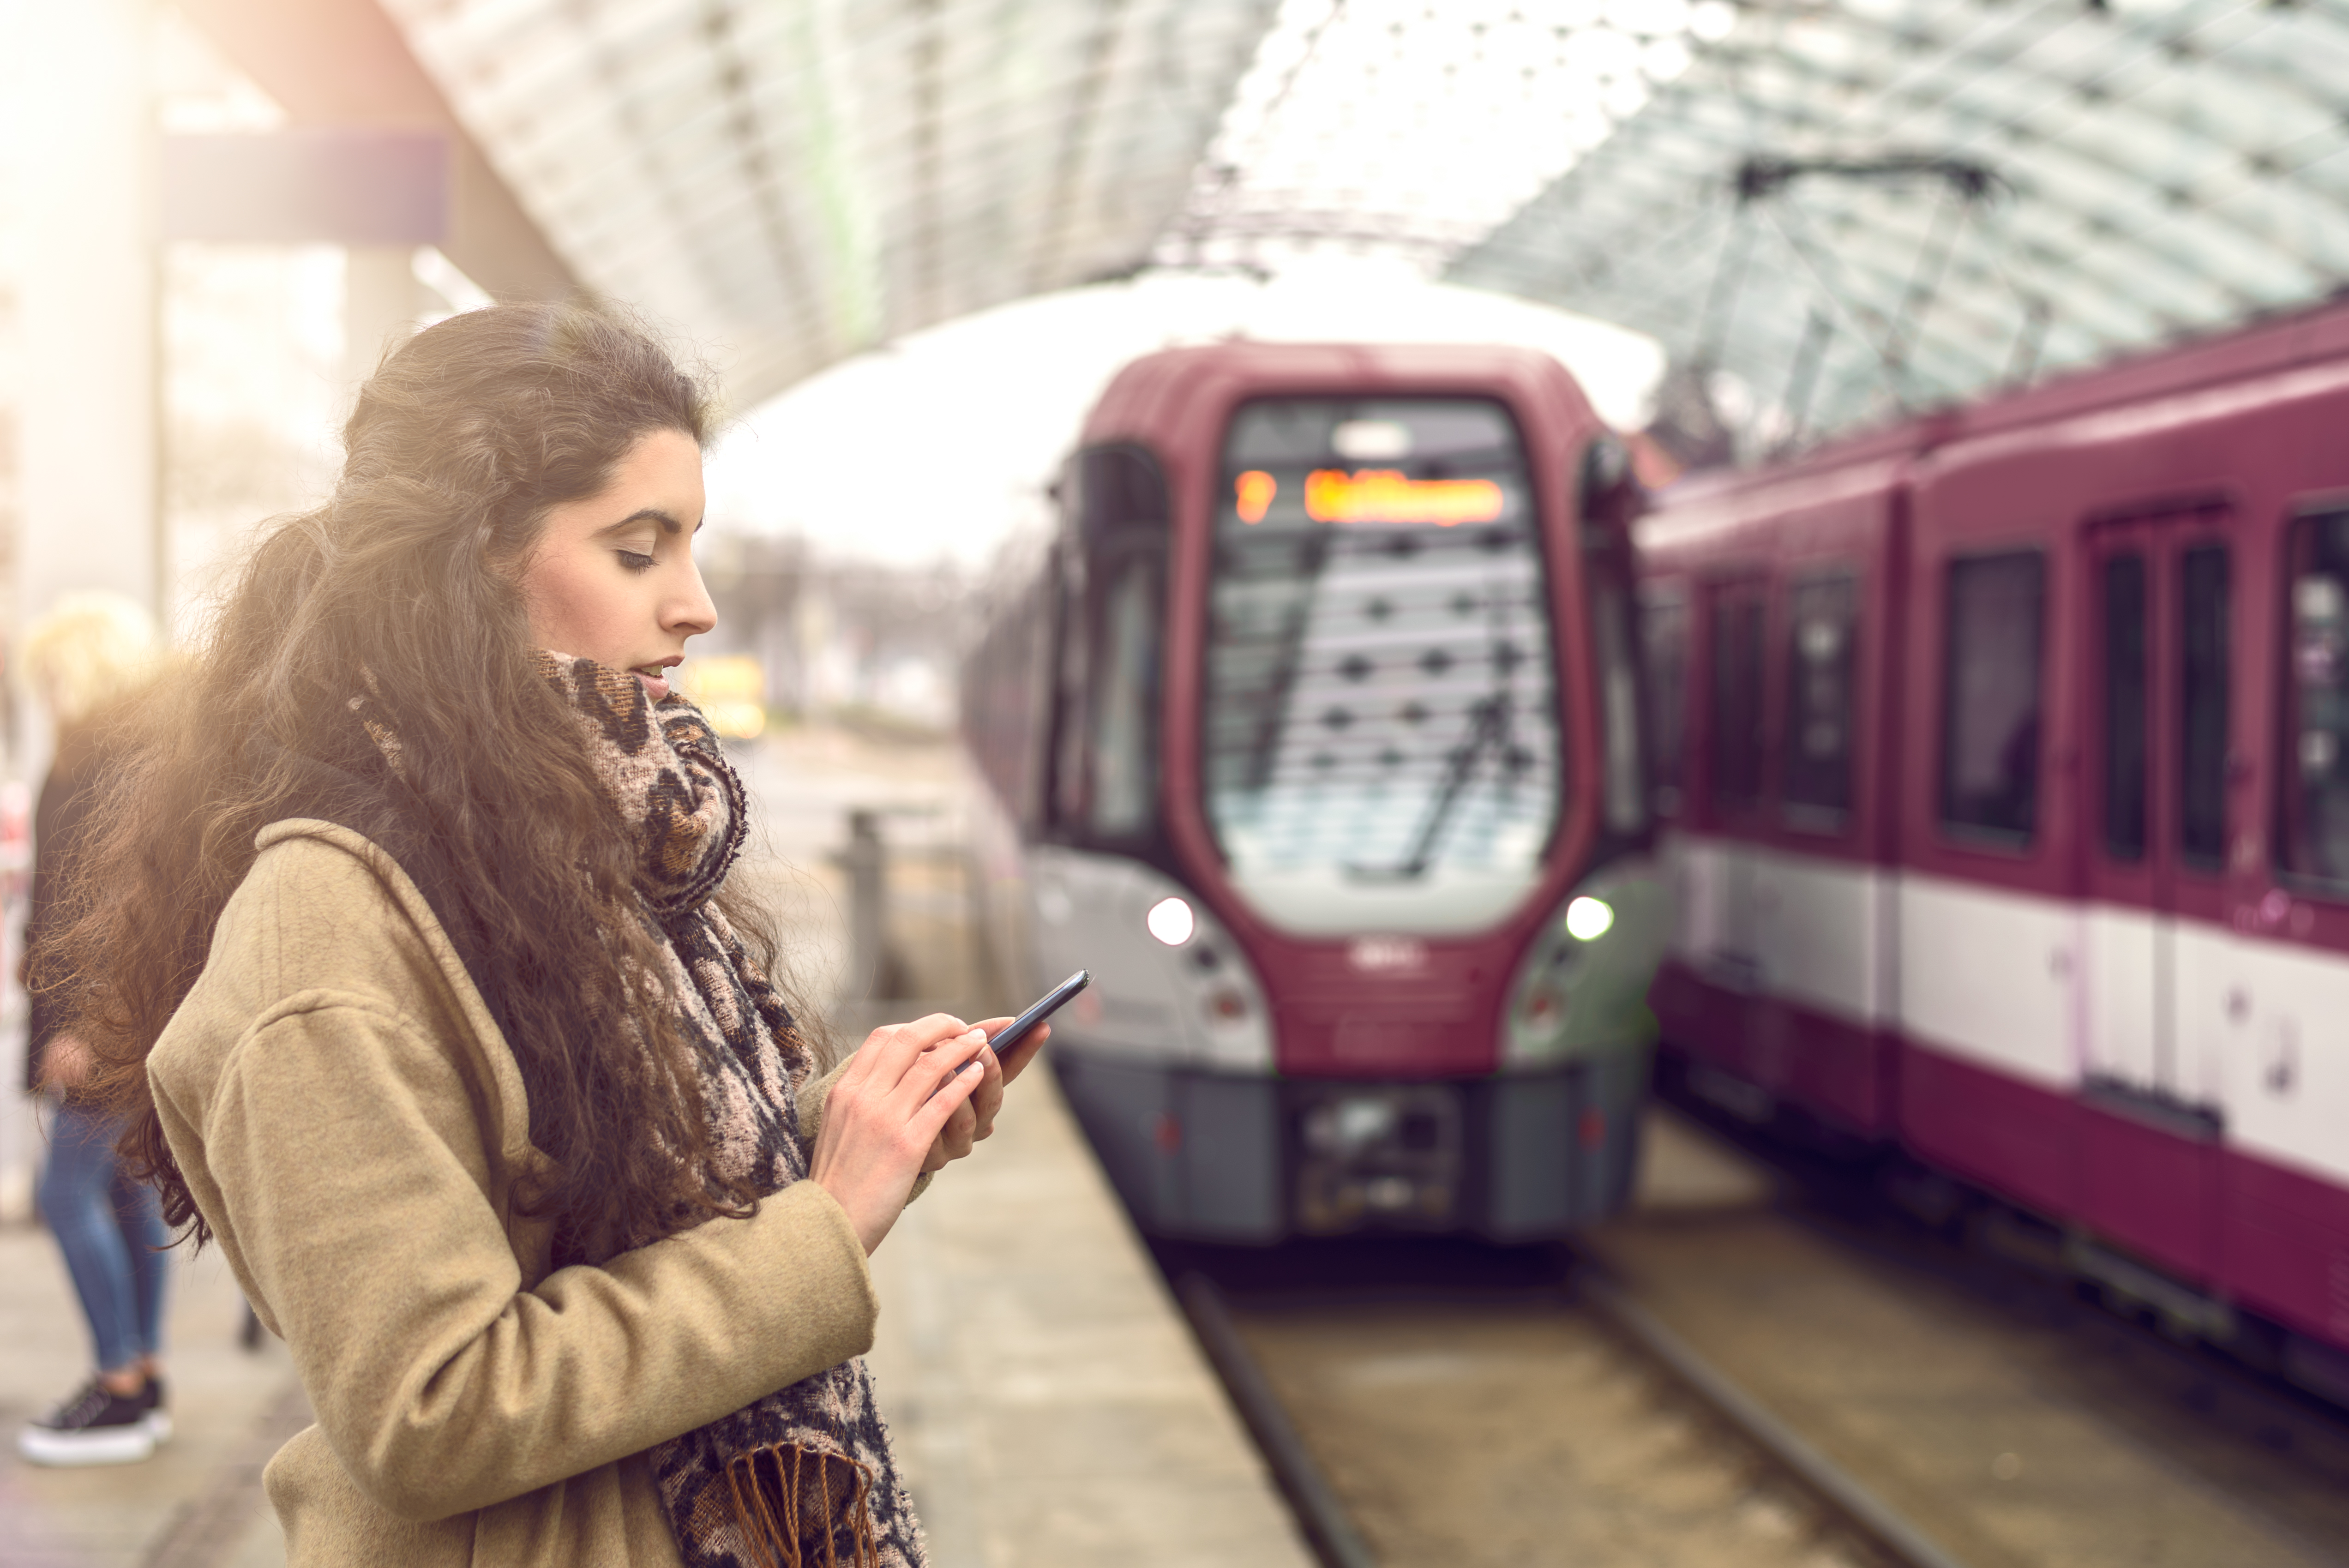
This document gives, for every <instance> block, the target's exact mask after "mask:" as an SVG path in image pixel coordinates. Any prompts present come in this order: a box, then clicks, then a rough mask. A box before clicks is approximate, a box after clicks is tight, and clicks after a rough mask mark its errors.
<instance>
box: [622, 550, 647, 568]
mask: <svg viewBox="0 0 2349 1568" xmlns="http://www.w3.org/2000/svg"><path fill="white" fill-rule="evenodd" d="M617 553H618V555H619V557H620V566H621V569H622V570H623V571H627V572H649V571H651V570H652V569H653V558H652V557H651V556H649V555H645V554H642V553H640V552H636V551H634V550H623V551H620V552H617Z"/></svg>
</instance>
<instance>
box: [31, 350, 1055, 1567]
mask: <svg viewBox="0 0 2349 1568" xmlns="http://www.w3.org/2000/svg"><path fill="white" fill-rule="evenodd" d="M708 433H709V412H708V402H707V399H706V397H705V396H704V394H703V393H702V392H701V390H700V389H699V388H698V387H697V386H696V385H695V384H694V383H693V382H692V381H690V380H689V379H688V378H687V377H684V376H682V375H680V374H679V373H678V371H677V370H676V369H675V367H674V366H672V365H671V364H670V362H669V361H668V359H667V357H666V356H664V355H663V354H662V352H661V351H660V350H659V349H658V348H657V346H655V345H654V344H653V343H652V342H651V341H649V340H648V339H647V337H646V335H644V334H642V333H641V332H639V331H637V330H635V329H633V328H632V327H631V326H629V325H627V324H626V323H625V322H622V321H619V320H617V319H615V318H614V317H613V316H611V315H608V314H606V313H603V312H597V311H590V310H584V309H580V308H576V307H565V306H552V305H527V306H524V305H506V306H498V307H495V308H492V309H488V310H482V311H478V312H474V313H471V314H470V315H460V316H456V317H454V318H452V319H450V320H449V321H446V322H443V323H442V324H440V325H438V326H435V327H432V328H430V329H429V330H428V331H426V332H424V333H422V334H420V335H418V336H417V337H415V338H414V339H412V340H411V341H410V342H409V343H408V344H407V345H406V346H403V347H401V348H400V349H399V350H398V352H397V353H396V354H394V355H393V356H391V357H390V358H389V359H388V360H387V361H386V362H385V364H384V365H383V366H382V367H381V368H380V369H378V372H377V373H376V375H375V377H373V378H372V379H371V380H369V382H368V383H367V386H366V387H364V388H363V389H362V391H361V392H360V395H359V399H358V404H357V408H356V409H355V410H354V412H353V413H352V415H351V418H350V420H349V423H348V425H347V427H346V428H345V432H344V437H345V444H346V449H347V454H348V456H347V461H346V464H345V467H344V469H343V474H342V478H341V480H340V482H339V483H338V485H337V486H336V490H335V493H334V496H333V498H332V499H331V500H329V501H328V502H327V503H326V505H325V506H323V507H321V508H320V509H318V510H317V511H315V512H311V513H309V514H307V515H305V516H302V517H298V518H295V519H294V520H293V521H291V522H289V523H287V524H285V526H283V527H281V528H280V529H279V530H278V531H276V532H274V534H272V535H271V536H269V537H268V538H267V539H266V540H265V541H264V542H263V543H262V544H261V546H260V548H259V551H258V552H257V554H256V555H255V557H254V561H253V562H252V563H251V565H250V566H249V568H248V569H247V571H246V572H245V573H244V575H243V580H242V582H241V583H240V584H239V586H238V587H237V588H236V590H235V591H234V593H233V595H232V597H231V598H230V600H229V601H228V603H226V605H225V607H224V608H223V610H222V614H221V615H220V618H219V622H218V627H217V630H216V632H215V633H214V634H213V636H212V641H211V644H210V646H209V647H208V649H207V650H206V651H205V653H204V655H203V656H202V661H201V664H200V666H199V668H198V670H197V672H196V673H195V674H194V675H193V676H191V677H190V679H189V681H188V682H187V683H185V685H184V686H181V689H177V690H174V691H171V692H170V693H168V694H165V695H164V696H162V697H161V698H160V699H159V700H158V701H157V702H156V703H155V704H153V705H151V706H152V707H154V709H155V710H156V711H155V712H154V714H153V716H152V717H153V721H154V723H155V724H156V726H157V733H158V737H159V738H158V739H157V740H156V741H155V742H154V744H152V745H151V746H150V748H147V750H146V752H145V753H144V756H143V760H142V763H141V765H140V769H139V770H138V772H137V774H136V776H135V777H134V778H133V779H130V781H129V785H128V787H127V788H126V789H124V790H123V791H122V792H121V793H120V794H119V797H118V798H117V802H116V810H118V811H119V817H118V820H119V821H120V822H121V823H122V824H124V831H123V832H122V833H121V834H119V836H117V837H115V838H113V839H111V840H110V841H109V845H108V852H107V853H106V854H105V855H103V856H102V857H100V858H99V859H98V860H97V861H94V862H92V865H91V874H90V877H89V880H88V887H89V888H90V889H91V890H93V892H92V896H91V898H90V901H89V903H88V910H87V913H85V914H84V916H83V918H82V919H81V920H80V921H79V922H78V924H77V926H76V928H75V930H74V931H73V932H72V933H71V934H69V937H68V939H67V941H66V942H64V943H62V944H60V946H59V953H60V955H61V957H63V958H65V959H67V960H68V961H70V959H71V958H72V957H73V956H74V955H75V954H83V953H103V954H106V959H105V963H104V965H103V966H102V967H101V966H98V965H92V966H90V967H89V968H88V969H87V970H86V971H84V972H83V973H82V974H81V975H79V976H78V979H79V982H80V989H79V992H78V995H80V996H81V997H82V1012H81V1015H80V1016H81V1018H82V1020H83V1023H82V1033H83V1036H84V1037H85V1038H86V1039H88V1041H89V1043H90V1044H91V1046H92V1047H93V1048H94V1050H96V1051H97V1052H98V1054H99V1055H100V1056H101V1057H104V1059H105V1060H106V1061H107V1062H108V1063H109V1076H110V1081H111V1082H112V1083H113V1084H114V1085H115V1086H116V1087H117V1088H118V1089H119V1092H120V1093H121V1095H122V1096H123V1097H124V1099H125V1101H126V1104H127V1106H128V1109H129V1113H130V1115H131V1117H132V1124H131V1130H130V1133H129V1138H128V1140H127V1146H128V1147H129V1148H130V1149H131V1150H134V1151H135V1153H136V1155H137V1156H138V1157H139V1159H140V1161H143V1164H144V1168H145V1169H147V1170H149V1171H151V1173H152V1176H153V1179H154V1180H155V1181H157V1183H158V1184H159V1185H160V1188H161V1189H162V1192H163V1204H164V1213H165V1216H166V1217H167V1218H168V1219H169V1220H171V1222H173V1223H174V1224H183V1225H186V1226H188V1227H190V1229H191V1232H192V1233H193V1234H194V1235H195V1236H196V1237H197V1238H198V1240H199V1241H200V1242H201V1241H203V1240H206V1239H210V1240H212V1241H216V1242H217V1243H219V1244H220V1247H221V1250H222V1253H224V1254H225V1255H226V1256H227V1258H228V1260H229V1262H230V1264H231V1266H232V1267H233V1269H234V1270H235V1272H236V1274H237V1276H238V1278H239V1280H240V1281H241V1282H242V1283H243V1285H244V1287H245V1290H246V1292H247V1294H248V1295H250V1297H251V1298H252V1301H253V1304H254V1309H255V1311H256V1312H257V1313H259V1315H261V1317H262V1320H263V1321H264V1323H265V1324H267V1325H268V1326H269V1327H270V1328H271V1329H273V1330H274V1331H275V1332H277V1333H280V1334H282V1335H283V1336H284V1337H285V1341H286V1343H287V1345H288V1346H290V1347H291V1349H292V1351H293V1354H294V1360H295V1367H296V1368H297V1369H298V1371H299V1372H300V1375H301V1377H302V1380H303V1384H304V1386H305V1388H306V1389H307V1391H308V1393H309V1396H310V1398H311V1402H312V1404H313V1405H314V1406H315V1407H316V1410H317V1413H318V1424H317V1425H316V1426H315V1427H313V1428H311V1429H308V1430H307V1431H305V1432H304V1433H302V1434H301V1435H299V1436H297V1437H296V1438H295V1439H294V1440H293V1441H292V1442H290V1443H288V1444H287V1445H286V1447H285V1449H284V1450H283V1451H282V1452H280V1453H279V1455H278V1456H277V1458H276V1459H275V1460H274V1461H273V1462H272V1463H271V1465H270V1467H269V1470H268V1472H267V1475H266V1478H265V1479H266V1483H267V1486H268V1490H269V1494H270V1497H271V1500H272V1501H273V1502H274V1505H275V1506H276V1509H277V1511H278V1514H279V1517H280V1519H281V1520H282V1522H284V1524H285V1534H286V1540H287V1544H288V1549H289V1553H290V1555H291V1561H292V1562H293V1563H295V1564H310V1563H335V1564H342V1563H501V1564H503V1563H547V1564H563V1565H565V1568H568V1565H571V1564H585V1563H596V1564H601V1563H624V1562H625V1563H637V1562H646V1563H676V1562H678V1561H680V1560H681V1561H683V1562H685V1563H694V1564H720V1563H726V1564H742V1565H745V1568H748V1565H751V1564H761V1563H768V1564H771V1563H793V1564H798V1563H833V1562H840V1563H850V1562H854V1563H884V1564H893V1565H894V1564H911V1563H921V1562H922V1561H923V1554H922V1547H921V1541H920V1532H919V1529H918V1527H917V1526H916V1523H915V1521H914V1518H913V1515H912V1511H911V1509H910V1508H909V1506H908V1504H907V1502H906V1500H905V1494H904V1492H903V1491H902V1490H901V1488H900V1487H899V1485H898V1482H897V1477H896V1472H895V1468H894V1466H893V1464H892V1461H891V1459H890V1455H889V1447H888V1441H887V1438H886V1436H885V1433H884V1431H883V1429H882V1426H881V1422H880V1419H879V1418H878V1416H877V1415H876V1414H875V1411H874V1403H873V1392H872V1386H871V1383H870V1381H869V1379H868V1378H867V1377H866V1376H865V1373H864V1365H863V1363H862V1362H861V1361H859V1360H857V1359H856V1358H855V1357H857V1356H858V1354H859V1353H861V1352H862V1351H863V1350H864V1349H865V1348H866V1347H867V1346H868V1345H869V1344H870V1343H871V1338H872V1331H873V1323H874V1310H875V1307H874V1297H873V1288H872V1284H871V1279H870V1276H869V1275H868V1274H867V1273H866V1267H865V1258H866V1255H867V1254H868V1253H871V1252H872V1250H873V1249H874V1247H875V1246H877V1245H878V1244H879V1243H880V1241H881V1239H882V1237H883V1236H884V1235H885V1234H886V1233H887V1232H888V1230H889V1227H890V1225H891V1223H892V1222H894V1221H895V1218H896V1215H897V1213H898V1212H899V1211H900V1210H901V1209H902V1208H903V1207H904V1205H905V1202H907V1201H908V1198H909V1197H910V1195H911V1194H912V1192H913V1191H915V1188H916V1179H917V1178H918V1177H920V1176H921V1175H922V1174H923V1173H925V1172H926V1171H935V1170H936V1169H937V1168H938V1167H939V1166H941V1165H942V1164H943V1163H944V1162H945V1161H947V1159H949V1158H953V1157H956V1156H958V1155H961V1154H963V1153H966V1152H968V1150H969V1148H970V1145H971V1142H972V1141H973V1140H975V1139H977V1138H980V1137H984V1136H985V1135H986V1133H987V1131H988V1128H989V1125H990V1123H991V1120H992V1118H993V1114H994V1110H995V1108H996V1105H997V1104H998V1103H999V1099H1000V1093H1001V1084H1002V1081H1003V1080H1004V1079H1005V1078H1009V1077H1010V1076H1012V1075H1013V1074H1015V1073H1016V1072H1017V1071H1018V1070H1019V1067H1021V1066H1023V1065H1024V1064H1025V1062H1026V1060H1028V1059H1029V1058H1030V1057H1032V1055H1033V1050H1034V1047H1032V1046H1029V1047H1025V1048H1024V1049H1023V1050H1021V1051H1019V1052H1017V1053H1015V1056H1016V1057H1017V1059H1016V1060H1014V1061H1013V1062H1010V1063H1008V1064H999V1063H997V1062H996V1061H995V1060H994V1059H993V1055H992V1052H991V1051H990V1050H989V1049H988V1047H987V1046H986V1043H985V1033H984V1026H982V1027H981V1028H978V1029H974V1028H970V1027H968V1026H965V1025H964V1024H962V1023H961V1022H959V1021H957V1020H956V1019H952V1018H947V1017H943V1016H932V1017H928V1018H925V1019H923V1020H921V1021H920V1022H918V1023H915V1024H908V1025H904V1026H897V1027H892V1028H885V1029H881V1030H876V1031H875V1032H874V1035H873V1036H872V1037H870V1038H868V1039H867V1040H866V1041H865V1043H864V1047H863V1048H861V1049H860V1050H858V1051H857V1052H856V1053H855V1054H854V1057H851V1058H850V1059H849V1060H848V1061H847V1062H845V1063H843V1065H842V1066H841V1067H840V1068H838V1069H837V1070H836V1071H834V1072H833V1074H831V1075H830V1076H828V1077H825V1078H821V1079H820V1078H819V1077H818V1073H819V1070H820V1069H819V1067H818V1065H817V1064H816V1063H815V1062H814V1060H813V1058H812V1053H811V1050H810V1047H809V1046H808V1044H807V1042H806V1040H805V1039H804V1038H803V1037H802V1036H801V1035H800V1033H799V1032H798V1031H797V1030H796V1029H795V1028H794V1027H793V1026H792V1018H791V1016H790V1014H789V1013H788V1011H787V1010H786V1009H785V1007H784V1005H783V1003H782V1001H781V998H780V997H779V996H778V995H777V993H776V991H775V988H774V987H773V985H771V984H770V983H769V981H768V980H767V978H766V975H767V972H768V968H769V965H770V962H771V957H772V952H771V944H767V943H764V942H762V941H761V938H760V937H759V936H758V935H757V933H758V931H759V929H760V927H759V925H758V923H757V922H755V921H754V920H753V919H751V918H750V912H749V911H748V910H746V909H745V907H744V906H743V904H742V903H741V901H740V899H739V898H738V897H737V896H736V895H735V894H734V893H733V892H731V890H730V889H729V888H728V887H727V886H726V885H725V876H726V872H727V869H728V867H729V866H730V863H731V861H732V860H733V857H734V855H735V852H736V850H737V848H738V847H739V845H740V840H741V834H742V827H743V807H744V800H743V793H742V789H741V786H740V783H739V782H738V781H737V780H736V779H735V777H734V775H733V773H732V772H731V771H730V769H728V768H727V766H726V763H725V760H724V758H723V757H722V756H721V754H720V752H719V747H718V744H717V742H716V740H715V739H714V738H713V737H712V736H711V734H710V732H709V729H708V727H706V726H705V725H704V724H703V723H702V721H701V718H700V716H699V715H698V713H697V712H696V711H695V710H694V709H693V708H692V707H690V706H689V705H688V704H687V703H685V702H684V701H683V700H682V699H681V698H679V697H678V696H675V695H674V694H673V693H672V692H671V691H670V689H669V685H668V676H667V672H668V671H669V670H670V669H671V668H672V667H674V666H675V665H677V664H678V662H679V660H680V659H681V658H682V656H683V653H684V648H685V645H686V642H687V640H688V638H690V637H692V636H694V635H696V634H699V633H702V632H706V631H708V630H709V629H710V626H711V625H712V624H713V623H714V620H715V615H714V614H713V612H712V610H711V608H710V604H709V598H708V595H707V594H706V593H704V592H703V590H702V586H701V583H700V579H699V576H698V573H697V572H696V571H695V568H694V564H693V558H692V554H691V549H690V547H691V542H692V535H693V531H694V529H695V528H696V527H697V526H698V523H699V521H700V519H701V512H702V503H703V496H702V480H701V461H700V457H701V445H702V443H703V441H704V440H705V439H706V438H707V436H708ZM1039 1038H1040V1035H1039Z"/></svg>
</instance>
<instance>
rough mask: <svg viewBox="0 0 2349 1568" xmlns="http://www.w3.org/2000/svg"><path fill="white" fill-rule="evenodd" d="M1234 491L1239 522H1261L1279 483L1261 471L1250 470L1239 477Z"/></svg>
mask: <svg viewBox="0 0 2349 1568" xmlns="http://www.w3.org/2000/svg"><path fill="white" fill-rule="evenodd" d="M1235 489H1236V490H1237V494H1236V495H1235V497H1234V500H1236V501H1237V503H1238V506H1239V512H1240V521H1242V522H1262V521H1264V514H1265V511H1266V510H1267V509H1268V508H1269V507H1270V506H1271V505H1272V498H1273V497H1274V496H1275V495H1276V494H1278V492H1279V490H1280V481H1279V480H1277V479H1274V478H1273V477H1272V476H1271V475H1270V474H1268V473H1266V472H1265V471H1264V470H1263V469H1249V470H1248V471H1247V472H1246V473H1244V474H1242V475H1241V476H1240V477H1239V479H1238V480H1237V482H1236V486H1235Z"/></svg>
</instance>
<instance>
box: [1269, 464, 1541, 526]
mask: <svg viewBox="0 0 2349 1568" xmlns="http://www.w3.org/2000/svg"><path fill="white" fill-rule="evenodd" d="M1305 515H1306V516H1308V517H1309V518H1311V519H1312V520H1313V521H1316V522H1420V523H1433V524H1434V525H1435V526H1436V527H1438V528H1454V527H1457V526H1458V525H1459V524H1461V523H1464V522H1490V521H1493V520H1494V519H1495V518H1496V517H1498V516H1500V515H1501V487H1500V486H1499V485H1497V484H1495V483H1494V482H1493V481H1492V480H1414V479H1410V478H1406V477H1405V476H1404V475H1403V474H1402V472H1401V471H1400V470H1399V469H1356V470H1355V471H1354V472H1352V473H1347V472H1345V471H1343V470H1342V469H1314V470H1313V471H1312V472H1311V473H1309V474H1307V475H1306V476H1305Z"/></svg>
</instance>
